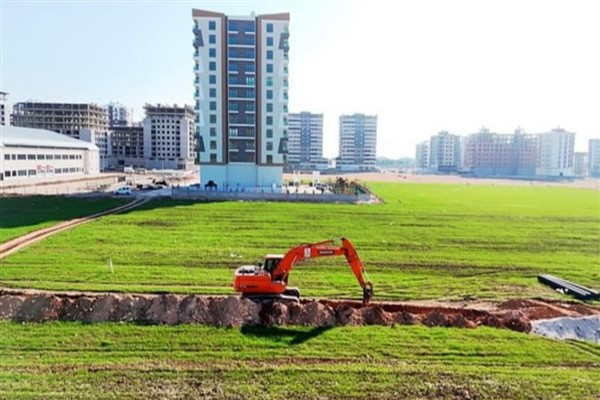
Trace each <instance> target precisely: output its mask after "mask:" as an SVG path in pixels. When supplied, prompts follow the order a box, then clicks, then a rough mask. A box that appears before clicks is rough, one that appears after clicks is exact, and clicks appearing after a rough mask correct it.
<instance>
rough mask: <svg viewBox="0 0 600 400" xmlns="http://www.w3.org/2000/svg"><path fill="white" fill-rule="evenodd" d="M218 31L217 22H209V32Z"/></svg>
mask: <svg viewBox="0 0 600 400" xmlns="http://www.w3.org/2000/svg"><path fill="white" fill-rule="evenodd" d="M216 29H217V22H216V21H208V30H209V31H214V30H216Z"/></svg>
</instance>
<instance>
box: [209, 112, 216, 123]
mask: <svg viewBox="0 0 600 400" xmlns="http://www.w3.org/2000/svg"><path fill="white" fill-rule="evenodd" d="M209 120H210V123H211V124H216V123H217V116H216V114H210V119H209Z"/></svg>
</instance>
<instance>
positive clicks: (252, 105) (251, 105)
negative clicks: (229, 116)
mask: <svg viewBox="0 0 600 400" xmlns="http://www.w3.org/2000/svg"><path fill="white" fill-rule="evenodd" d="M255 109H256V107H255V105H254V103H248V104H247V105H246V111H251V112H254V111H255Z"/></svg>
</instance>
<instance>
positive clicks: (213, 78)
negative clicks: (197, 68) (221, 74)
mask: <svg viewBox="0 0 600 400" xmlns="http://www.w3.org/2000/svg"><path fill="white" fill-rule="evenodd" d="M208 83H211V84H213V85H214V84H216V83H217V76H216V75H209V76H208Z"/></svg>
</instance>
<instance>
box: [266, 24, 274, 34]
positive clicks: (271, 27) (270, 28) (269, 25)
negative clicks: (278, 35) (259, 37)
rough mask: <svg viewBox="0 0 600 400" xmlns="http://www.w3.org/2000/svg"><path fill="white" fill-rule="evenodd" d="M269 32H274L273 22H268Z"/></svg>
mask: <svg viewBox="0 0 600 400" xmlns="http://www.w3.org/2000/svg"><path fill="white" fill-rule="evenodd" d="M267 32H269V33H273V24H267Z"/></svg>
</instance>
